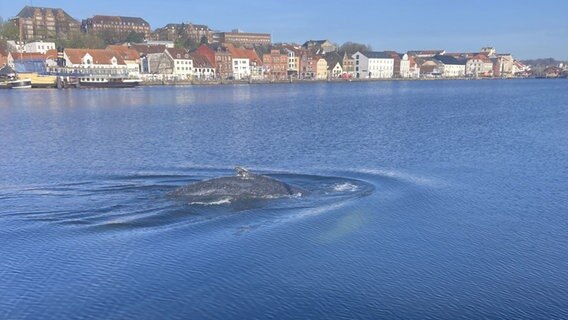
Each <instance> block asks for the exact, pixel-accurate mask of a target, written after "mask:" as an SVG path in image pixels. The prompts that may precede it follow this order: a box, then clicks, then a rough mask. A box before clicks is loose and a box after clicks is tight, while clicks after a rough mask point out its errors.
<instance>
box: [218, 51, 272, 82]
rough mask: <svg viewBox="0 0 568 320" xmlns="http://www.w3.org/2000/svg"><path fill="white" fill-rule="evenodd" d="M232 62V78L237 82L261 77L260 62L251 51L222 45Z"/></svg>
mask: <svg viewBox="0 0 568 320" xmlns="http://www.w3.org/2000/svg"><path fill="white" fill-rule="evenodd" d="M224 46H225V48H226V49H227V51H228V52H229V53H230V54H231V58H232V60H233V77H234V78H235V79H237V80H242V79H249V78H251V77H252V78H260V77H262V73H263V72H262V60H261V59H260V58H259V57H258V54H257V53H256V51H254V50H252V49H244V48H237V47H235V46H234V45H232V44H225V45H224Z"/></svg>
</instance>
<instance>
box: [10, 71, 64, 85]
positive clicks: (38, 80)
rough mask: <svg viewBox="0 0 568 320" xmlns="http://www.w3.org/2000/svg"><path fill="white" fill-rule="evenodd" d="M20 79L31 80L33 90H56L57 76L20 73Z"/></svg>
mask: <svg viewBox="0 0 568 320" xmlns="http://www.w3.org/2000/svg"><path fill="white" fill-rule="evenodd" d="M18 79H29V80H30V81H31V86H32V88H55V87H56V85H57V76H50V75H39V74H38V73H36V72H28V73H18Z"/></svg>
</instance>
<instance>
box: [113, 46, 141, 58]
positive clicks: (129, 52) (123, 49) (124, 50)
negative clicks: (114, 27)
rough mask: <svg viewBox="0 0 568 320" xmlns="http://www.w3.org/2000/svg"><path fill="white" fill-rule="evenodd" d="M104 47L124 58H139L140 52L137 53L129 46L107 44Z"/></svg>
mask: <svg viewBox="0 0 568 320" xmlns="http://www.w3.org/2000/svg"><path fill="white" fill-rule="evenodd" d="M106 49H107V50H111V51H114V52H116V54H119V55H120V56H121V57H122V58H123V59H124V60H138V59H140V53H138V51H137V50H135V49H132V48H129V47H127V46H121V45H110V46H107V47H106Z"/></svg>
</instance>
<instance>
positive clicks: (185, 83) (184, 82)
mask: <svg viewBox="0 0 568 320" xmlns="http://www.w3.org/2000/svg"><path fill="white" fill-rule="evenodd" d="M531 79H534V80H559V79H566V78H534V77H529V78H526V77H516V78H464V77H461V78H404V79H403V78H390V79H334V80H252V81H251V80H214V81H196V80H180V81H142V82H140V85H139V86H138V87H187V86H227V85H268V84H310V83H335V84H339V83H364V82H414V81H497V80H531ZM109 88H111V87H109ZM3 89H8V88H3ZM32 89H90V88H87V87H81V86H75V85H69V86H65V87H62V88H58V87H57V85H53V86H45V85H43V86H41V87H32ZM115 89H120V88H115ZM20 90H21V89H20ZM24 91H26V90H24Z"/></svg>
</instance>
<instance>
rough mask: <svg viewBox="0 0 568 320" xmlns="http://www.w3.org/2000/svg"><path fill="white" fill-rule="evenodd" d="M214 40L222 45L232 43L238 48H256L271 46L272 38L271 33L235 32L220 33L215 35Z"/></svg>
mask: <svg viewBox="0 0 568 320" xmlns="http://www.w3.org/2000/svg"><path fill="white" fill-rule="evenodd" d="M214 40H215V41H218V42H220V43H231V44H233V45H235V46H237V47H239V46H243V47H246V48H252V47H255V46H269V45H270V44H272V36H271V35H270V34H269V33H249V32H241V31H237V30H234V31H233V32H219V33H216V34H214Z"/></svg>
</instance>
